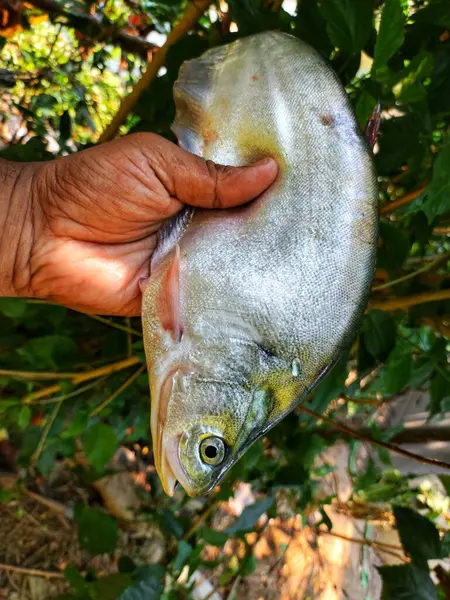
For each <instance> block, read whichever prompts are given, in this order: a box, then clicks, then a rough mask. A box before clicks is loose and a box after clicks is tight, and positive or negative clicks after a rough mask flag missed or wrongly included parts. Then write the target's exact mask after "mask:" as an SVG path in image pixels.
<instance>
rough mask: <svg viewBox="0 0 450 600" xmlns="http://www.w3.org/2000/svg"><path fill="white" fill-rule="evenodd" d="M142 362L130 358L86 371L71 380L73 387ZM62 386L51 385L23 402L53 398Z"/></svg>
mask: <svg viewBox="0 0 450 600" xmlns="http://www.w3.org/2000/svg"><path fill="white" fill-rule="evenodd" d="M140 362H141V360H140V358H139V357H138V356H131V357H130V358H126V359H125V360H119V361H118V362H115V363H112V364H110V365H106V366H105V367H99V368H98V369H92V371H86V372H84V373H79V374H78V375H76V376H75V377H73V378H72V379H71V383H72V384H73V385H77V384H79V383H84V382H85V381H90V380H92V379H97V378H99V377H103V376H104V375H111V374H112V373H117V372H118V371H123V369H128V368H129V367H132V366H133V365H137V364H139V363H140ZM61 387H62V386H61V385H60V384H56V385H50V386H49V387H46V388H44V389H42V390H39V391H37V392H32V393H31V394H28V395H27V396H25V397H24V399H23V402H24V403H25V404H31V403H32V402H33V401H34V400H38V399H39V398H46V397H47V396H51V395H52V394H54V393H56V392H59V391H61Z"/></svg>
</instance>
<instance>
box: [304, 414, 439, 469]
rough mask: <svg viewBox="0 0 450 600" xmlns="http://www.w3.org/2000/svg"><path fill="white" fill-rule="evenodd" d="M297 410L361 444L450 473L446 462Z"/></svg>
mask: <svg viewBox="0 0 450 600" xmlns="http://www.w3.org/2000/svg"><path fill="white" fill-rule="evenodd" d="M297 408H298V410H299V411H300V412H302V413H304V414H306V415H309V416H310V417H313V418H314V419H317V420H318V421H323V422H324V423H328V425H331V426H332V427H334V428H335V429H337V430H339V431H341V432H342V433H345V434H346V435H349V436H350V437H352V438H355V439H356V440H360V441H361V442H367V443H369V444H372V445H373V446H378V447H379V448H384V449H385V450H389V451H390V452H394V453H395V454H399V455H400V456H404V457H405V458H410V459H412V460H416V461H417V462H420V463H423V464H425V465H432V466H433V467H440V468H442V469H447V470H449V471H450V463H448V462H445V461H443V460H438V459H437V458H426V457H425V456H420V455H419V454H414V452H409V450H404V449H403V448H400V447H399V446H396V445H395V444H391V443H389V442H382V441H381V440H375V439H373V438H372V437H370V436H367V435H363V434H362V433H360V432H359V431H356V430H355V429H351V428H350V427H347V426H346V425H342V424H341V423H338V422H337V421H333V419H330V417H327V416H325V415H320V414H319V413H316V412H315V411H313V410H311V409H310V408H307V407H306V406H304V405H302V404H301V405H299V406H298V407H297Z"/></svg>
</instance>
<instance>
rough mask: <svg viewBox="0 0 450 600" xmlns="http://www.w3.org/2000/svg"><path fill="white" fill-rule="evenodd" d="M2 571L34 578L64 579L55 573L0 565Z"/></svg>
mask: <svg viewBox="0 0 450 600" xmlns="http://www.w3.org/2000/svg"><path fill="white" fill-rule="evenodd" d="M0 571H6V572H11V573H22V574H23V575H32V576H33V577H46V578H47V579H64V575H63V574H62V573H57V572H55V571H41V570H40V569H26V568H25V567H16V566H14V565H5V564H3V563H0Z"/></svg>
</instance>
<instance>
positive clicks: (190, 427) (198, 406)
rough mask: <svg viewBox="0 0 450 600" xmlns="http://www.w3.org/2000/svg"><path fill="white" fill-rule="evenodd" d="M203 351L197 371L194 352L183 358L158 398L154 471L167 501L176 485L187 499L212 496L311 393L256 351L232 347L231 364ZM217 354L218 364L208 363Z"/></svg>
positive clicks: (238, 345)
mask: <svg viewBox="0 0 450 600" xmlns="http://www.w3.org/2000/svg"><path fill="white" fill-rule="evenodd" d="M230 344H231V345H230ZM224 345H225V344H224ZM204 350H206V349H203V351H202V350H199V356H200V357H202V358H201V359H199V361H198V363H197V365H195V364H192V356H193V355H194V356H195V352H194V353H193V352H192V351H191V352H190V353H189V354H188V355H186V357H185V360H180V358H181V357H178V359H177V360H176V361H175V362H174V363H172V365H171V366H170V367H168V368H167V370H166V374H165V377H164V378H163V380H162V383H161V385H160V389H159V395H158V396H157V397H156V398H155V396H153V405H152V434H153V439H154V453H155V464H156V467H157V470H158V473H159V475H160V478H161V481H162V484H163V487H164V490H165V491H166V493H167V494H169V495H170V496H171V495H173V493H174V490H175V487H176V484H177V482H179V483H180V484H181V486H182V487H183V488H184V489H185V490H186V492H187V493H188V494H189V495H190V496H203V495H206V494H208V493H209V492H210V491H211V490H212V489H213V488H214V487H215V486H216V485H217V484H218V483H219V482H220V481H221V480H222V478H223V477H224V475H225V474H226V473H227V472H228V471H229V469H230V468H231V467H232V466H233V465H234V464H235V463H236V461H237V460H238V459H239V458H240V456H241V455H242V454H243V453H244V452H245V451H246V450H247V449H248V448H249V446H250V445H251V444H252V443H253V442H254V441H255V440H256V439H258V438H259V437H261V436H262V435H263V434H264V433H265V432H266V431H267V430H268V429H270V428H271V427H272V426H273V425H274V424H275V423H276V422H278V421H279V420H280V419H281V418H282V417H283V416H284V415H285V414H286V413H287V412H289V410H291V409H292V408H293V406H294V405H295V403H296V400H298V398H299V395H301V394H302V390H304V389H305V387H306V385H305V384H304V383H301V382H299V381H298V378H297V377H296V376H295V372H294V375H293V370H292V368H291V366H290V365H288V364H286V363H285V362H284V361H281V360H279V359H277V358H276V357H274V356H273V355H271V354H270V353H268V352H267V351H266V350H265V349H264V348H262V347H261V346H260V345H259V344H250V343H245V344H241V343H237V342H235V343H232V342H230V340H228V345H227V348H226V349H225V348H224V350H226V351H227V355H226V357H225V356H224V355H223V354H222V353H219V352H217V348H216V349H211V348H208V349H207V350H208V351H207V352H205V351H204ZM214 350H216V352H214ZM218 354H222V360H217V361H214V364H213V363H212V362H211V361H208V360H206V359H205V358H204V357H205V356H209V357H211V356H214V355H216V357H218ZM188 356H189V357H190V358H191V363H190V364H189V358H188ZM194 362H195V361H194ZM154 379H155V378H154ZM154 393H158V392H157V391H156V390H155V391H154ZM155 399H156V402H155Z"/></svg>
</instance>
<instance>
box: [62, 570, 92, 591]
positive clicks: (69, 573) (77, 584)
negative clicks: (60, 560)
mask: <svg viewBox="0 0 450 600" xmlns="http://www.w3.org/2000/svg"><path fill="white" fill-rule="evenodd" d="M64 577H65V578H66V579H67V581H68V582H69V583H70V585H71V586H72V588H73V589H74V590H75V591H76V592H79V593H85V592H86V588H87V583H86V580H85V579H84V577H83V576H82V575H81V573H80V572H79V571H78V569H76V568H75V567H74V566H73V565H67V567H66V568H65V569H64Z"/></svg>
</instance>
